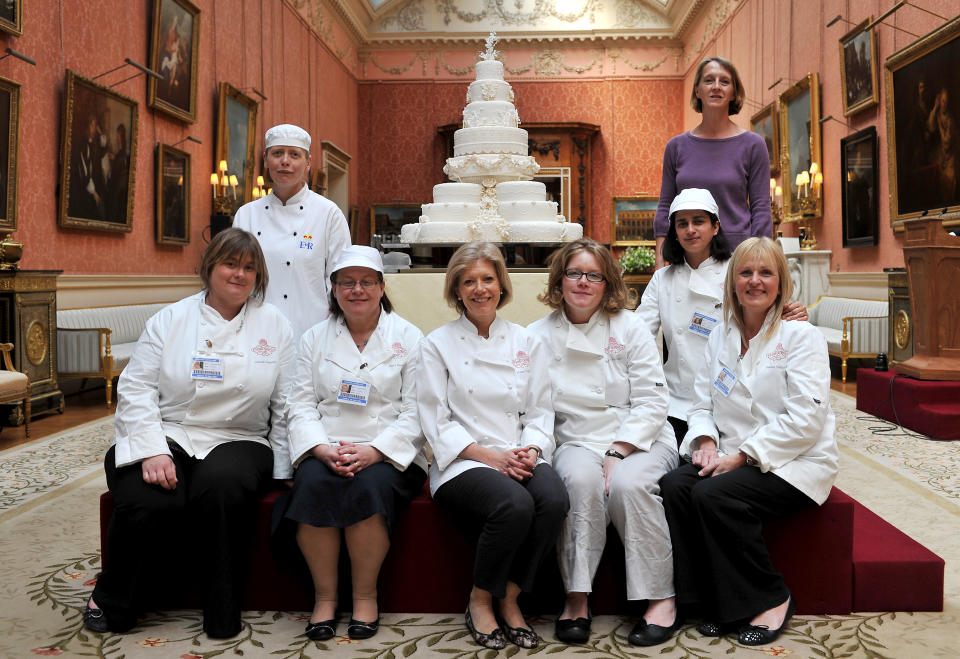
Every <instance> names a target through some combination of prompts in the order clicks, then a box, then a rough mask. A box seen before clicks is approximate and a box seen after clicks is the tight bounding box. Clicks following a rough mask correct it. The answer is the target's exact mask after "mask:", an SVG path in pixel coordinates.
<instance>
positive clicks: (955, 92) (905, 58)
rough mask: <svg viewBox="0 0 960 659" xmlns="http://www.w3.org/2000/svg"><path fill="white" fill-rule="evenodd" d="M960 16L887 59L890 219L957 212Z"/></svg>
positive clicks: (898, 223)
mask: <svg viewBox="0 0 960 659" xmlns="http://www.w3.org/2000/svg"><path fill="white" fill-rule="evenodd" d="M957 62H960V16H957V17H956V18H953V19H952V20H950V21H948V22H947V23H945V24H944V25H943V26H942V27H940V28H938V29H936V30H934V31H933V32H931V33H930V34H928V35H926V36H924V37H921V38H920V39H918V40H917V41H915V42H914V43H912V44H910V45H909V46H907V47H906V48H903V49H901V50H898V51H897V52H895V53H894V54H892V55H890V57H888V58H887V61H886V64H885V66H884V68H885V77H886V97H887V99H886V100H887V163H888V164H887V166H888V170H889V176H890V222H891V224H892V225H893V228H894V230H895V231H902V230H903V221H904V220H907V219H910V218H913V217H920V216H921V215H925V214H927V213H935V214H938V215H939V214H941V213H943V212H945V211H946V212H947V213H953V212H955V211H960V148H958V144H960V141H958V140H960V138H958V135H960V76H958V75H957Z"/></svg>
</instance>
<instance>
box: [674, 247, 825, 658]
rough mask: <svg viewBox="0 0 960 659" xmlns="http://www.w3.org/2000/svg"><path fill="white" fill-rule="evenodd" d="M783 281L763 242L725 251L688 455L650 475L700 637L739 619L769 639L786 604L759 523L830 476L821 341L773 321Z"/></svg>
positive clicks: (789, 601) (773, 253)
mask: <svg viewBox="0 0 960 659" xmlns="http://www.w3.org/2000/svg"><path fill="white" fill-rule="evenodd" d="M791 288H792V284H791V281H790V277H789V274H788V271H787V262H786V258H785V257H784V256H783V251H782V250H781V249H780V247H779V246H778V245H777V244H776V243H774V242H773V241H772V240H771V239H769V238H751V239H749V240H747V241H745V242H743V243H741V245H740V246H739V247H738V248H737V250H736V251H735V252H734V253H733V257H732V259H731V262H730V270H729V273H728V274H727V279H726V283H725V286H724V307H725V309H724V310H725V314H724V316H725V321H724V324H723V325H720V326H718V327H717V328H716V329H715V330H714V331H713V332H712V333H711V335H710V340H709V341H708V343H707V352H706V355H705V364H706V366H705V367H702V368H700V369H699V373H698V375H697V381H696V394H697V401H696V403H695V405H694V407H693V409H691V411H690V414H689V416H688V420H689V423H690V429H689V431H688V432H687V436H686V437H685V438H684V440H683V445H682V446H681V449H680V452H681V454H682V455H684V456H685V457H687V458H688V459H690V460H691V461H690V462H688V463H686V464H684V465H683V466H681V467H680V468H679V469H676V470H675V471H673V472H671V473H669V474H667V475H666V476H664V478H663V479H662V480H661V482H660V485H661V488H662V490H663V504H664V508H665V509H666V513H667V522H668V523H669V524H670V536H671V538H672V540H673V557H674V566H675V567H674V574H675V578H676V586H677V601H678V603H679V605H681V606H684V605H691V606H699V607H700V609H701V612H702V614H703V618H704V622H703V623H702V624H701V625H700V626H699V627H698V629H699V631H700V633H702V634H704V635H706V636H720V635H722V634H724V633H726V631H728V630H731V629H736V628H737V627H738V626H739V641H740V643H741V644H743V645H767V644H769V643H772V642H773V641H774V640H775V639H776V638H777V637H778V636H779V634H780V632H781V631H782V630H783V628H784V627H785V626H786V624H787V621H788V620H789V618H790V616H791V614H792V613H793V611H794V601H793V598H792V597H791V596H790V591H789V590H787V586H786V584H785V583H784V580H783V576H782V575H781V574H780V573H779V572H777V570H776V569H775V568H774V567H773V564H772V563H771V561H770V554H769V552H768V551H767V547H766V543H765V542H764V540H763V533H762V532H763V524H764V523H765V522H767V521H769V520H773V519H780V518H783V517H788V516H790V515H793V514H794V513H796V512H797V511H799V510H801V509H803V508H805V507H807V506H810V505H819V504H822V503H823V502H824V501H825V500H826V498H827V496H828V495H829V493H830V488H831V486H832V485H833V481H834V479H835V478H836V475H837V460H838V458H837V444H836V440H835V439H834V436H833V431H834V416H833V412H832V410H831V409H830V363H829V357H828V355H827V344H826V341H825V340H824V338H823V336H822V335H821V334H820V332H818V331H817V329H816V328H815V327H813V326H812V325H810V324H809V323H805V322H792V323H786V322H782V320H781V314H782V311H783V302H784V300H786V299H789V297H790V293H791ZM810 560H816V557H813V556H811V557H810Z"/></svg>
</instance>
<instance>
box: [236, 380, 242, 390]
mask: <svg viewBox="0 0 960 659" xmlns="http://www.w3.org/2000/svg"><path fill="white" fill-rule="evenodd" d="M237 389H238V390H242V389H243V383H242V382H241V383H240V384H238V385H237Z"/></svg>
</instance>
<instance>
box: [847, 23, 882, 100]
mask: <svg viewBox="0 0 960 659" xmlns="http://www.w3.org/2000/svg"><path fill="white" fill-rule="evenodd" d="M872 22H873V16H871V17H869V18H867V19H866V20H864V21H863V22H861V23H860V24H859V25H857V26H856V27H854V28H853V29H852V30H850V31H849V32H847V33H846V34H845V35H843V36H842V37H841V38H840V83H841V87H842V88H843V90H842V91H843V93H842V95H841V96H842V98H843V115H844V116H845V117H849V116H850V115H852V114H856V113H858V112H860V111H862V110H866V109H867V108H872V107H873V106H874V105H876V104H877V103H879V102H880V86H879V84H878V77H879V76H878V70H879V68H880V65H879V63H878V62H877V35H876V31H875V30H874V28H870V29H869V30H865V29H864V28H865V27H867V25H869V24H870V23H872Z"/></svg>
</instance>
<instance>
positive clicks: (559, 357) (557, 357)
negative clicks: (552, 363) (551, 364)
mask: <svg viewBox="0 0 960 659" xmlns="http://www.w3.org/2000/svg"><path fill="white" fill-rule="evenodd" d="M554 359H555V360H557V361H560V360H561V359H563V357H561V356H560V355H556V356H555V357H554Z"/></svg>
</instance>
